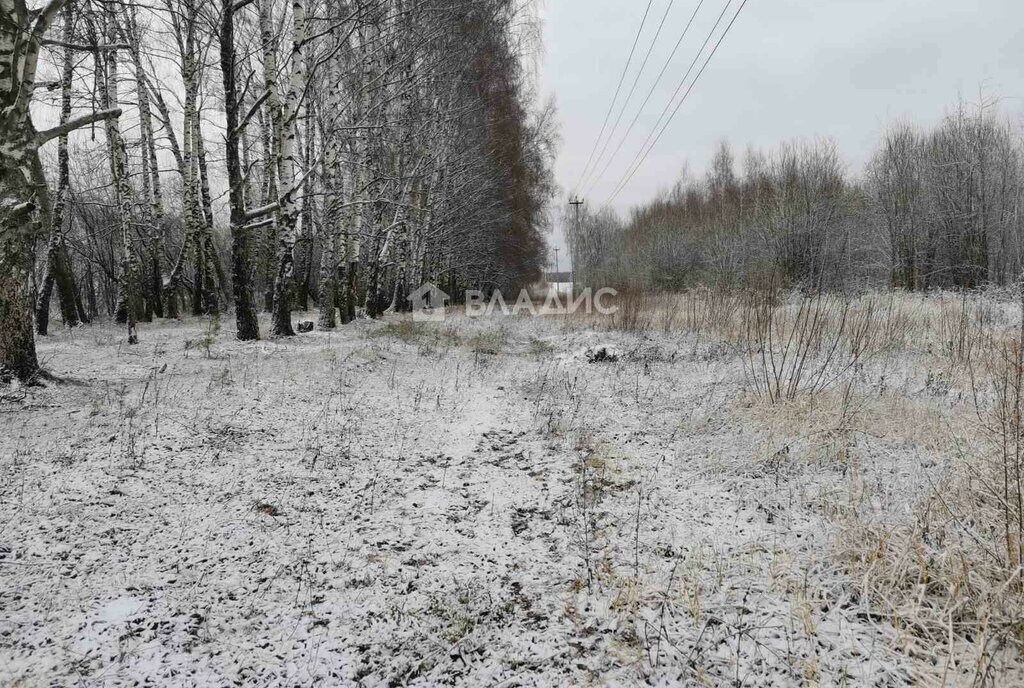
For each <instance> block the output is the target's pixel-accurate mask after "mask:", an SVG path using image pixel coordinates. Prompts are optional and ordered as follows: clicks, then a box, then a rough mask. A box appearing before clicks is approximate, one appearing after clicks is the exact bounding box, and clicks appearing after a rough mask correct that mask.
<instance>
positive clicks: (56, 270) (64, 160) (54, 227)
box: [36, 2, 78, 335]
mask: <svg viewBox="0 0 1024 688" xmlns="http://www.w3.org/2000/svg"><path fill="white" fill-rule="evenodd" d="M73 29H74V5H73V4H72V3H71V2H68V4H67V5H66V6H65V7H64V30H63V38H64V42H65V43H66V44H67V45H65V46H64V49H63V56H62V60H61V80H60V86H61V97H60V123H61V124H67V122H68V121H69V120H70V119H71V81H72V79H73V78H74V60H73V56H74V50H73V48H71V47H70V44H71V43H72V42H73V40H74V31H73ZM57 169H58V183H57V202H56V204H55V205H54V210H53V215H52V221H51V223H50V228H49V229H50V240H49V242H48V244H47V250H46V267H45V273H44V275H43V284H42V288H41V289H40V291H39V295H38V298H37V300H36V333H37V334H40V335H46V334H47V332H48V331H49V323H50V296H51V294H52V293H53V287H54V285H55V283H56V287H57V299H58V302H59V303H60V312H61V319H62V320H63V321H64V326H65V327H74V326H75V325H77V324H78V309H77V307H76V303H75V283H74V275H73V273H72V271H71V270H72V269H71V259H70V257H69V256H68V253H67V247H66V246H65V243H64V210H65V208H66V206H67V200H68V194H69V193H70V191H71V189H70V187H71V174H70V169H69V164H68V135H67V134H62V135H61V136H59V137H58V139H57Z"/></svg>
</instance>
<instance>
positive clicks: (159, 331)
mask: <svg viewBox="0 0 1024 688" xmlns="http://www.w3.org/2000/svg"><path fill="white" fill-rule="evenodd" d="M264 331H266V328H264ZM141 336H142V343H141V344H140V345H138V346H135V347H129V346H127V345H126V344H125V343H124V341H123V333H122V332H121V331H120V330H117V329H115V328H114V327H113V326H91V327H86V328H80V329H77V330H74V331H72V332H69V333H62V334H57V335H55V336H51V337H48V338H46V339H44V340H42V341H41V343H40V352H41V356H42V358H43V359H44V360H45V363H46V366H47V367H48V369H49V370H50V371H52V372H54V373H56V374H57V375H60V376H65V377H66V378H67V381H66V383H64V384H60V385H50V386H47V387H45V388H38V389H31V390H28V391H27V393H25V394H24V396H23V395H22V393H21V392H20V391H19V390H13V391H11V392H10V393H9V394H8V396H7V398H6V399H5V400H4V401H3V402H0V427H2V429H3V432H2V433H0V660H2V661H0V685H84V686H95V685H201V686H222V685H230V684H234V685H287V686H297V685H312V684H319V685H356V684H359V685H368V686H377V685H381V686H384V685H437V684H453V685H466V686H477V685H487V686H516V685H522V686H533V685H538V686H567V685H631V684H651V685H712V686H717V685H746V686H752V685H773V686H774V685H806V684H811V685H829V686H831V685H878V686H890V685H904V684H907V683H917V684H919V685H939V684H942V683H943V682H945V683H947V684H953V683H956V682H957V677H958V675H957V674H956V672H955V671H953V672H950V671H949V667H947V666H944V665H943V662H942V661H940V660H937V659H936V657H934V656H932V657H927V656H925V657H922V656H920V655H919V654H918V653H909V652H904V651H903V650H904V648H905V644H904V643H903V642H902V641H901V632H900V631H899V630H898V629H896V628H894V627H893V626H892V625H890V623H889V622H888V621H886V620H885V619H884V618H883V617H880V616H879V615H877V614H875V613H873V611H872V609H871V606H870V604H871V603H870V601H868V600H865V599H862V598H861V597H859V596H858V595H857V594H856V593H855V592H854V591H855V586H854V585H853V584H852V581H851V580H850V574H849V573H848V570H847V568H846V567H844V566H843V564H842V562H841V561H839V560H838V559H837V556H836V551H837V546H836V537H837V532H838V526H837V525H836V520H835V518H834V516H835V514H836V512H837V511H839V510H840V506H839V505H840V504H842V503H846V502H848V501H849V499H850V498H849V493H850V491H851V490H852V489H853V488H852V487H851V486H850V482H851V479H850V475H849V473H848V465H847V464H845V463H843V462H838V461H837V462H831V463H829V462H825V461H817V462H816V461H815V460H814V459H813V457H808V458H806V460H805V459H804V458H803V457H801V458H800V459H799V460H797V457H796V455H797V454H798V453H800V452H801V451H804V448H803V445H801V444H800V442H798V441H794V442H789V441H787V440H786V439H785V432H784V428H783V430H782V431H780V434H779V435H777V436H776V435H773V434H772V432H773V431H771V428H773V427H776V426H777V425H778V423H777V421H778V418H772V417H771V416H772V412H771V411H770V410H766V409H764V408H759V407H757V405H756V404H754V403H753V402H751V399H750V396H749V394H748V393H747V389H746V387H747V385H746V381H745V379H744V368H743V365H742V363H741V361H740V358H739V355H738V354H737V353H736V352H734V351H733V350H731V349H730V348H729V347H727V346H724V345H722V344H721V343H717V342H713V341H703V340H699V339H697V338H695V337H693V336H689V335H680V334H678V333H673V334H671V335H670V334H662V333H658V334H647V335H637V334H630V333H611V332H605V331H595V330H592V329H587V328H585V327H582V326H580V324H579V323H577V322H573V321H567V320H565V319H562V318H525V317H524V318H513V317H502V316H495V317H493V318H486V319H480V320H473V321H470V320H468V319H465V318H458V317H456V318H454V319H450V320H449V321H448V322H447V323H443V324H429V325H427V324H414V323H412V322H410V321H408V320H405V319H401V318H395V319H392V320H387V321H385V322H368V321H361V322H357V323H354V324H351V325H348V326H345V327H343V328H340V329H339V330H337V331H335V332H331V333H327V332H315V333H313V334H309V335H302V336H299V337H297V338H294V339H289V340H267V341H262V342H259V343H240V342H237V341H234V338H233V333H232V332H231V331H230V327H229V326H228V325H225V326H224V328H223V330H220V329H219V328H218V327H217V326H216V325H215V324H213V323H210V322H208V321H199V320H190V321H186V322H184V323H161V324H156V325H147V326H143V328H142V330H141ZM602 348H605V349H607V351H608V352H609V353H611V354H612V358H616V357H617V359H618V360H614V361H603V362H591V359H592V358H593V352H596V351H599V350H600V349H602ZM588 354H589V355H588ZM816 446H819V448H820V445H816ZM859 451H860V453H861V455H860V458H859V462H860V464H861V473H860V477H861V479H863V480H866V481H875V482H878V483H879V485H882V484H884V486H885V487H884V489H882V488H881V487H880V488H879V489H880V491H881V493H882V494H884V495H889V498H890V499H891V500H892V502H893V503H899V502H901V501H902V500H904V498H905V495H906V494H912V493H914V492H915V491H919V490H920V486H921V485H922V484H927V481H928V480H929V479H930V477H931V474H930V473H929V471H939V470H941V465H940V464H938V463H937V462H935V461H929V460H928V457H927V456H922V455H921V453H920V448H915V449H914V450H913V451H909V450H908V451H906V452H904V454H901V455H900V456H901V460H899V461H897V460H895V459H894V458H893V457H894V456H895V455H894V454H893V453H892V452H887V451H882V450H881V449H879V447H878V446H875V447H874V449H872V446H870V443H869V444H866V445H864V446H862V447H861V448H860V450H859ZM791 455H792V458H790V457H791ZM904 456H913V457H915V458H914V460H913V461H905V460H902V457H904ZM936 654H937V655H938V654H941V653H940V652H939V651H938V650H936Z"/></svg>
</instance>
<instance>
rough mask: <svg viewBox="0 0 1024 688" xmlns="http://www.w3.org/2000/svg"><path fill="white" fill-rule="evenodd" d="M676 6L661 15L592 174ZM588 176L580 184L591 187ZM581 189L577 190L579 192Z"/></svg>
mask: <svg viewBox="0 0 1024 688" xmlns="http://www.w3.org/2000/svg"><path fill="white" fill-rule="evenodd" d="M674 4H675V0H669V3H668V6H667V7H666V8H665V13H664V14H662V15H661V21H660V22H659V23H658V30H657V31H655V32H654V38H652V39H651V45H650V46H649V47H648V48H647V54H646V55H644V60H643V62H641V63H640V69H638V70H637V73H636V76H635V77H634V78H633V86H632V87H631V88H630V89H629V93H628V94H627V95H626V98H625V100H623V101H622V107H621V108H620V109H619V114H618V117H616V118H615V124H613V125H612V128H611V131H609V132H608V138H607V139H606V140H605V142H604V147H603V148H602V149H601V153H600V154H599V155H598V156H597V160H596V161H595V162H594V168H593V169H592V170H591V172H593V171H595V170H596V169H597V166H598V165H600V164H601V160H602V159H603V158H604V154H605V153H606V152H607V151H608V144H610V143H611V142H612V139H613V138H615V132H616V131H617V130H618V128H619V124H621V123H622V115H624V114H625V112H626V108H627V107H628V106H629V101H630V100H631V99H632V98H633V94H634V93H636V87H637V86H639V85H640V77H641V76H643V73H644V70H645V69H646V68H647V62H648V61H649V60H650V59H651V53H652V52H654V46H655V45H657V44H658V39H659V38H660V37H661V32H662V29H664V28H665V21H666V20H667V19H668V15H669V12H671V11H672V6H673V5H674ZM587 177H588V175H587V174H584V175H583V178H582V179H581V180H580V184H582V185H585V186H590V185H589V184H587V181H586V179H587ZM578 190H579V189H577V191H578Z"/></svg>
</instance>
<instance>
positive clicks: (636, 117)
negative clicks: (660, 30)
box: [583, 0, 705, 194]
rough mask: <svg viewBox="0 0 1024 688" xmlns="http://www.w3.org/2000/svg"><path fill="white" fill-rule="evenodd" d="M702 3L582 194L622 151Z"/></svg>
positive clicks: (603, 173)
mask: <svg viewBox="0 0 1024 688" xmlns="http://www.w3.org/2000/svg"><path fill="white" fill-rule="evenodd" d="M704 2H705V0H700V2H698V3H697V7H696V8H695V9H694V10H693V13H692V14H691V15H690V20H689V21H688V22H687V23H686V26H685V27H684V28H683V32H682V33H681V34H680V35H679V40H677V41H676V44H675V46H674V47H673V48H672V52H671V53H670V54H669V56H668V58H667V59H666V60H665V64H663V65H662V66H661V71H660V72H658V76H657V77H656V78H655V79H654V83H652V84H651V88H650V90H648V91H647V95H646V96H645V97H644V102H642V103H641V104H640V107H639V108H638V109H637V111H636V114H635V115H634V116H633V121H631V122H630V123H629V126H628V127H627V128H626V131H625V133H624V134H623V135H622V137H621V138H620V139H619V143H618V145H616V146H615V150H613V151H612V154H611V157H609V158H608V161H607V162H606V163H605V165H604V167H603V168H602V169H601V171H600V173H598V175H597V176H596V177H594V178H593V179H591V180H590V181H589V182H588V183H587V185H586V188H584V189H583V193H584V194H587V193H589V192H590V190H591V189H593V188H594V187H596V186H597V185H598V183H600V181H601V179H603V178H604V175H605V173H606V172H607V171H608V168H609V167H611V164H612V162H613V161H614V160H615V156H616V155H618V154H619V151H620V150H622V146H623V145H624V144H625V143H626V141H627V140H628V139H629V135H630V134H631V133H632V132H633V128H634V127H635V126H636V123H637V122H638V121H639V120H640V115H642V114H643V112H644V108H646V107H647V103H648V102H650V100H651V96H653V95H654V91H655V89H656V88H657V87H658V84H660V83H661V79H662V77H663V76H665V72H666V71H668V68H669V66H670V65H671V64H672V59H673V58H674V57H675V56H676V53H677V52H679V47H680V46H681V45H682V44H683V41H684V40H685V39H686V36H687V35H688V34H689V32H690V27H691V26H692V25H693V21H694V19H696V18H697V13H698V12H700V8H701V7H703V6H704ZM609 140H610V139H609ZM603 155H604V153H603V152H602V156H603ZM600 164H601V163H600V158H599V159H598V162H597V163H596V165H600ZM596 165H595V167H596Z"/></svg>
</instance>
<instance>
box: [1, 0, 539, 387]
mask: <svg viewBox="0 0 1024 688" xmlns="http://www.w3.org/2000/svg"><path fill="white" fill-rule="evenodd" d="M534 11H535V8H534V7H533V4H532V3H529V2H527V3H522V2H517V1H515V0H450V1H446V2H444V3H441V4H437V3H433V2H429V0H287V1H285V0H215V2H200V0H133V1H129V2H127V3H125V2H123V1H121V0H119V1H117V2H115V0H49V2H48V4H46V5H44V6H43V7H42V8H39V9H38V10H34V9H31V8H28V7H26V5H25V4H24V0H12V1H11V3H5V5H4V8H3V11H2V12H3V16H2V17H0V19H2V20H3V21H2V22H0V99H2V100H3V103H2V105H3V106H4V107H3V108H0V112H3V117H2V119H0V138H2V139H3V141H4V145H2V146H0V163H2V171H3V174H2V175H0V372H2V373H3V374H4V375H5V376H7V377H10V376H11V375H12V374H13V375H15V376H17V377H19V378H23V379H29V378H31V377H33V376H35V375H36V374H37V373H38V363H37V361H36V357H35V349H34V338H33V334H32V330H33V324H34V327H35V330H36V331H37V332H38V333H39V334H46V333H47V331H48V328H49V325H50V323H49V320H50V314H51V310H53V311H55V312H59V313H60V317H61V320H62V322H63V324H64V325H74V324H77V323H78V322H82V321H89V320H92V319H95V318H104V317H115V318H116V319H117V321H118V322H120V323H123V324H125V325H126V327H127V328H128V333H129V341H135V340H136V338H137V336H138V335H137V323H139V322H145V321H150V320H152V319H153V318H160V317H178V316H180V315H183V314H189V313H191V314H196V315H200V314H216V313H221V312H225V311H227V310H229V309H230V310H233V311H234V313H235V318H236V321H237V326H238V336H239V338H241V339H255V338H258V337H259V336H260V335H261V333H260V331H259V327H258V319H257V312H258V311H259V310H266V311H270V312H271V314H272V319H271V322H272V331H273V333H274V334H275V335H280V336H288V335H292V334H293V333H294V332H293V330H292V323H291V313H292V311H294V310H296V309H300V310H305V309H306V308H308V307H310V306H311V305H314V304H315V305H317V306H319V308H320V323H319V324H320V326H321V327H324V328H330V327H334V326H336V324H337V323H338V322H339V321H340V322H346V321H348V320H350V319H352V318H353V317H355V316H356V314H357V313H358V312H365V313H367V314H368V315H370V316H377V315H379V314H381V313H383V312H385V311H388V310H404V309H406V308H408V307H409V301H408V296H409V294H410V293H411V292H412V291H413V290H415V289H417V288H418V287H419V286H420V285H421V284H423V283H424V282H428V281H429V282H434V283H437V284H439V285H441V286H442V287H443V288H446V289H447V290H449V291H450V292H451V293H455V292H456V291H458V290H460V289H462V288H467V287H472V288H480V289H493V288H508V289H511V288H518V287H519V286H522V285H525V284H528V283H530V282H533V281H534V280H536V279H537V277H538V275H539V274H540V271H541V269H542V266H543V262H544V257H545V242H544V235H545V232H546V229H547V227H546V222H547V217H546V203H547V201H548V199H549V198H550V196H551V193H552V191H553V180H552V177H551V172H550V168H551V161H552V158H553V150H552V149H553V145H554V137H555V134H554V121H553V113H552V109H551V108H550V107H547V108H540V107H538V106H537V104H536V103H535V102H534V100H535V94H534V92H533V89H532V75H531V73H530V72H529V69H528V67H529V64H530V59H531V54H532V53H533V52H534V51H536V50H538V49H539V45H538V41H539V38H538V36H539V30H538V27H537V22H536V17H535V15H534ZM30 108H31V110H32V111H33V112H35V114H36V117H37V119H41V120H46V119H47V118H49V119H50V120H53V124H54V125H55V126H54V127H53V128H51V129H50V130H43V131H42V132H40V131H38V130H37V127H36V126H34V124H33V122H32V121H31V117H30ZM40 128H41V127H40ZM76 132H77V133H76ZM50 140H54V144H53V145H51V146H46V147H45V148H43V145H44V144H45V143H46V142H48V141H50Z"/></svg>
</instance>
